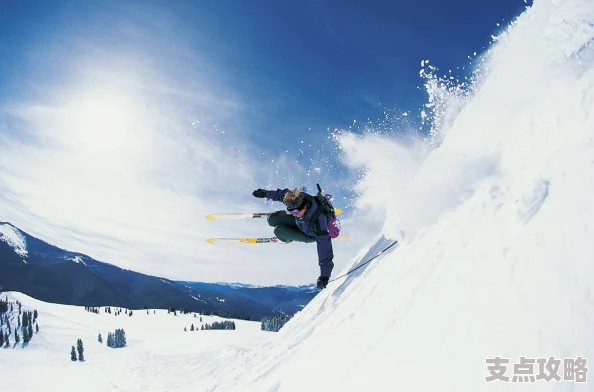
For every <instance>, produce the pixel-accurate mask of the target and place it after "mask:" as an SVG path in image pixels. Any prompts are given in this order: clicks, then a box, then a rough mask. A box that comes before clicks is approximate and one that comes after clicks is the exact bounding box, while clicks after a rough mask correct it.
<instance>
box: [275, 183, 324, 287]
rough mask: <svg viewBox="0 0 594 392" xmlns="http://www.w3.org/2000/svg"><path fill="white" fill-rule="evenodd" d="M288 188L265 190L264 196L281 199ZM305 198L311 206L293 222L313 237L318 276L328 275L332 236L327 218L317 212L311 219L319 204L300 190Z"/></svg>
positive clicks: (276, 199)
mask: <svg viewBox="0 0 594 392" xmlns="http://www.w3.org/2000/svg"><path fill="white" fill-rule="evenodd" d="M287 192H290V191H289V189H287V188H285V189H277V190H276V191H269V190H267V191H266V198H268V199H271V200H274V201H280V202H282V201H283V196H285V194H286V193H287ZM302 193H303V194H304V196H305V198H306V199H307V200H308V201H309V203H310V205H311V207H310V208H309V209H308V210H307V213H306V214H305V215H304V216H303V218H299V217H295V223H296V224H297V227H298V228H299V230H301V231H302V232H303V233H305V234H306V235H308V236H310V237H313V238H315V241H316V244H317V249H318V264H319V266H320V276H325V277H330V275H331V273H332V269H333V268H334V252H333V250H332V238H331V237H330V234H328V218H327V217H326V215H325V214H317V215H318V218H317V219H315V221H314V220H312V217H314V215H316V211H317V210H318V208H320V206H319V205H318V202H317V201H316V200H315V199H314V198H313V196H311V195H310V194H308V193H305V192H302ZM320 231H325V233H324V234H319V232H320Z"/></svg>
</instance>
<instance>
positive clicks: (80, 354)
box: [76, 339, 85, 362]
mask: <svg viewBox="0 0 594 392" xmlns="http://www.w3.org/2000/svg"><path fill="white" fill-rule="evenodd" d="M76 351H78V360H79V361H81V362H82V361H84V360H85V356H84V348H83V342H82V340H81V339H78V340H77V341H76Z"/></svg>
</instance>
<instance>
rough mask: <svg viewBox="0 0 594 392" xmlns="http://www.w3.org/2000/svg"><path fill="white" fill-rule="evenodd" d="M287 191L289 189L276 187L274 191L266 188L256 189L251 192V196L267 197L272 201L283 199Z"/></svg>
mask: <svg viewBox="0 0 594 392" xmlns="http://www.w3.org/2000/svg"><path fill="white" fill-rule="evenodd" d="M287 192H289V189H287V188H285V189H277V190H276V191H269V190H266V189H256V190H255V191H254V192H252V196H254V197H259V198H267V199H270V200H274V201H283V196H284V195H285V193H287Z"/></svg>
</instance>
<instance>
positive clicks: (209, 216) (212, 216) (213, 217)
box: [206, 215, 217, 220]
mask: <svg viewBox="0 0 594 392" xmlns="http://www.w3.org/2000/svg"><path fill="white" fill-rule="evenodd" d="M206 220H217V218H215V216H214V215H206Z"/></svg>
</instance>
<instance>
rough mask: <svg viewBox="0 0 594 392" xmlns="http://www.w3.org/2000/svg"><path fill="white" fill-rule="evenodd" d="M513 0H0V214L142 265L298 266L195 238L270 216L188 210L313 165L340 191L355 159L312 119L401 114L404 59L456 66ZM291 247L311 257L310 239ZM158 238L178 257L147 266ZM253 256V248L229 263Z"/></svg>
mask: <svg viewBox="0 0 594 392" xmlns="http://www.w3.org/2000/svg"><path fill="white" fill-rule="evenodd" d="M526 5H527V4H526V3H524V1H522V0H513V1H512V0H505V1H498V2H476V1H466V0H464V1H450V2H443V1H432V2H413V1H411V2H391V1H373V2H362V1H302V2H289V1H280V2H279V1H264V0H258V1H230V0H229V1H175V2H158V1H142V2H141V1H124V2H116V1H100V2H98V1H97V2H87V1H57V0H56V1H52V2H47V1H36V2H34V1H18V2H17V1H5V0H4V1H0V53H1V57H2V59H3V61H2V62H0V151H3V152H4V154H2V155H3V157H0V190H2V194H3V197H1V198H0V202H2V203H3V204H4V206H3V207H4V208H3V209H1V207H0V213H4V215H5V217H4V218H3V219H0V220H7V221H12V222H14V223H15V224H17V225H19V226H22V228H23V229H25V230H27V231H29V232H32V233H37V234H39V235H40V236H43V237H48V239H50V240H52V241H53V242H54V243H58V244H60V245H63V246H65V247H68V248H71V249H73V250H78V251H82V252H85V251H86V252H87V253H89V254H90V255H91V256H94V257H97V258H100V259H104V260H105V261H109V262H113V263H115V264H118V263H119V264H121V265H123V266H126V267H129V268H133V269H137V270H142V271H144V272H148V273H156V274H162V275H167V274H168V273H169V275H170V276H172V277H174V278H175V277H180V276H181V275H184V276H187V275H188V274H189V275H190V278H192V279H195V280H228V281H241V280H242V279H243V280H247V281H248V283H252V282H255V283H263V282H264V281H266V282H267V283H273V282H276V281H278V282H279V283H289V284H295V283H299V282H302V283H306V282H307V281H308V280H311V279H314V278H315V276H314V277H311V278H310V276H311V275H312V273H313V274H314V275H315V268H314V270H312V269H311V268H309V267H304V266H302V265H301V264H299V268H297V269H292V268H284V267H283V269H282V271H280V270H279V268H280V267H278V266H276V265H274V264H272V263H274V261H273V260H275V259H278V258H283V257H285V255H286V251H284V250H278V249H276V250H274V249H273V250H264V251H261V250H253V249H251V250H245V251H243V250H242V251H239V253H240V254H241V255H238V251H237V250H236V249H233V250H220V249H217V250H214V251H211V248H203V245H202V244H200V245H197V244H196V242H200V241H202V240H203V238H204V237H205V236H209V235H217V234H218V235H225V236H228V235H246V234H251V235H267V234H270V230H269V229H268V228H267V227H265V225H258V226H254V223H250V224H248V223H241V224H237V225H235V226H233V227H229V226H221V225H219V226H216V227H214V226H212V225H211V226H206V227H205V226H204V223H203V222H202V221H201V219H202V216H203V215H205V214H206V213H211V212H221V211H227V210H230V211H235V210H241V211H245V210H247V211H251V210H254V209H255V210H261V209H262V207H264V208H265V209H267V210H269V209H272V208H275V207H278V205H276V206H274V207H273V204H270V203H268V204H265V206H262V204H261V203H262V202H260V201H254V200H252V199H251V196H250V193H251V190H252V189H255V188H257V187H268V188H272V187H274V188H276V187H285V186H288V187H292V186H294V185H305V186H307V187H309V188H310V189H313V188H314V187H315V183H316V182H317V181H320V182H321V183H322V185H324V186H325V187H326V189H327V190H328V191H330V193H333V194H334V195H335V196H339V197H341V198H345V197H346V198H349V199H351V204H348V203H347V205H351V206H352V205H356V203H352V199H353V198H354V197H355V196H354V195H353V193H352V190H351V189H350V187H351V186H352V185H353V184H354V183H356V182H357V181H358V178H359V177H358V175H359V174H360V173H359V172H357V170H353V168H350V167H347V166H345V164H344V162H343V161H342V160H341V156H340V155H341V154H339V153H338V152H337V149H336V148H337V146H336V143H335V142H333V141H332V140H329V138H328V136H329V132H328V130H333V129H349V127H350V129H351V130H352V131H354V132H355V133H356V132H358V131H359V130H358V128H357V126H355V127H353V123H354V121H356V122H357V124H365V123H366V121H367V120H368V119H370V120H371V121H372V123H373V125H374V127H375V128H385V125H386V123H387V121H386V119H385V112H386V111H390V112H391V113H392V111H393V113H397V114H401V113H403V112H410V113H411V115H410V116H409V117H408V122H407V123H404V122H403V123H400V124H399V125H394V123H393V122H389V124H390V129H389V132H388V133H394V134H398V133H402V132H407V131H410V130H411V129H414V128H415V127H418V118H417V116H418V114H419V112H420V110H421V108H422V105H423V103H424V102H425V101H426V94H425V91H423V89H421V88H420V87H422V84H423V80H421V78H420V77H419V71H420V69H421V66H420V63H421V61H422V60H430V62H431V64H432V65H434V66H436V67H438V68H439V69H440V70H441V71H443V72H446V71H447V70H450V69H451V70H453V71H454V73H455V74H456V76H463V75H464V73H465V72H466V71H464V70H462V68H464V67H466V66H468V65H469V64H470V60H469V56H472V55H473V53H474V52H478V53H480V52H481V51H482V50H484V49H486V48H487V46H488V45H489V42H490V41H491V35H492V34H497V32H498V31H499V30H500V29H503V28H504V27H505V25H506V23H507V22H509V21H510V20H511V19H512V17H513V16H515V15H517V14H518V13H519V12H521V11H522V10H523V9H524V8H525V7H526ZM498 23H500V24H501V26H498V25H497V24H498ZM382 124H383V125H382ZM316 169H318V171H316ZM339 200H344V199H339ZM345 203H346V202H345ZM353 212H354V211H353ZM354 224H356V225H357V226H361V224H360V219H359V220H357V221H355V222H354ZM250 225H251V226H250ZM374 227H375V226H374ZM256 228H257V230H256ZM72 233H77V234H76V235H73V234H72ZM125 244H128V245H125ZM361 245H362V244H361V243H359V242H354V243H353V245H352V246H353V247H355V248H357V249H358V248H360V247H361ZM349 251H350V250H349ZM349 251H347V250H344V253H342V254H341V256H342V257H344V258H345V259H346V258H350V257H352V256H353V255H352V254H351V253H352V252H351V253H349ZM211 252H212V254H211ZM205 253H208V254H209V256H208V257H205V256H203V255H204V254H205ZM298 254H299V255H300V256H301V255H302V256H303V257H307V258H309V259H311V261H310V262H309V264H308V265H313V266H314V267H315V259H316V257H315V249H310V248H304V249H302V248H299V253H298ZM164 255H170V256H172V257H173V255H175V257H177V258H178V259H184V260H190V261H191V262H192V264H191V265H192V268H188V265H187V263H180V264H179V265H177V266H174V268H165V267H163V266H162V263H160V262H159V260H161V259H162V257H163V256H164ZM213 257H216V258H221V259H226V260H236V261H237V263H238V265H240V266H235V267H236V268H226V267H220V266H219V267H215V266H213V265H212V263H211V262H209V260H211V259H212V258H213ZM254 257H265V258H268V259H270V262H269V263H262V267H261V268H262V269H254V268H252V267H248V266H246V265H245V264H241V260H244V261H246V262H247V260H252V259H253V258H254ZM114 259H115V260H114ZM345 259H343V260H341V261H340V263H342V265H344V263H346V262H347V260H345ZM292 263H293V261H291V263H290V264H289V265H291V266H292V265H293V264H292ZM294 263H295V264H298V263H300V261H298V260H295V261H294ZM340 263H339V265H340ZM227 265H228V264H227ZM266 271H274V272H272V273H271V274H268V272H266ZM312 271H313V272H312ZM247 272H249V274H247V275H246V273H247ZM275 274H276V277H275ZM263 276H266V278H263Z"/></svg>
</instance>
